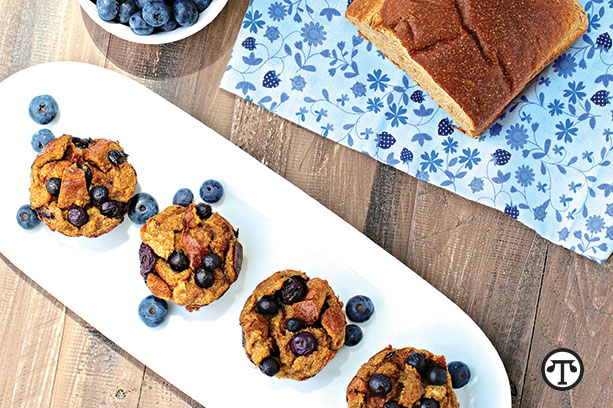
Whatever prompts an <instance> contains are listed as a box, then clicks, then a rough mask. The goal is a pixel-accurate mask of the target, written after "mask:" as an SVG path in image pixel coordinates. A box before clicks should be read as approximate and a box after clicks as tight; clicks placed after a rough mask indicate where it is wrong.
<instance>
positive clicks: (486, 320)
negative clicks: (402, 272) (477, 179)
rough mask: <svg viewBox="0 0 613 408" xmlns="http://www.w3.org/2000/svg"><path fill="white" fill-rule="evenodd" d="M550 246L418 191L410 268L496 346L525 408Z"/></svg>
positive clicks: (515, 226)
mask: <svg viewBox="0 0 613 408" xmlns="http://www.w3.org/2000/svg"><path fill="white" fill-rule="evenodd" d="M546 247H547V241H545V240H544V239H542V238H540V237H537V236H536V234H535V233H534V232H533V231H531V230H530V229H528V228H527V227H525V226H523V225H522V224H520V223H519V222H517V221H515V220H513V219H511V218H510V217H507V216H505V215H503V214H502V213H500V212H498V211H496V210H493V209H491V208H487V207H485V206H481V205H479V204H476V203H471V202H469V201H468V200H466V199H464V198H461V197H459V196H457V195H455V194H453V193H450V192H447V191H445V190H443V189H441V188H438V187H434V186H432V185H429V184H426V183H424V182H419V183H418V188H417V193H416V200H415V210H414V214H413V218H412V226H411V232H410V240H409V243H408V254H407V264H408V266H409V267H411V268H412V269H413V270H414V271H416V272H417V273H418V274H420V275H421V276H422V277H424V278H425V279H426V280H427V281H429V282H430V283H432V284H433V285H434V286H435V287H436V288H437V289H439V290H440V291H441V292H443V293H444V294H445V295H447V296H448V297H449V298H451V299H453V301H454V302H455V303H457V304H458V306H460V307H461V308H462V309H463V310H465V311H466V312H467V313H468V314H469V315H470V316H471V317H472V318H473V320H474V321H475V322H476V323H477V324H478V325H479V326H480V327H481V328H482V329H483V331H484V332H485V333H486V335H487V336H488V337H489V338H490V340H491V341H492V343H493V344H494V346H495V347H496V349H497V350H498V352H499V353H500V355H501V357H502V360H503V362H504V363H505V365H506V368H507V371H508V373H509V377H510V380H511V388H512V395H513V403H514V406H515V407H517V406H519V402H520V401H519V396H520V395H521V391H522V387H523V379H524V372H525V367H526V364H527V359H528V351H529V347H530V340H531V338H530V337H531V333H532V328H533V324H534V318H535V310H536V304H537V301H538V295H539V290H540V283H541V280H542V276H543V267H544V263H545V254H546Z"/></svg>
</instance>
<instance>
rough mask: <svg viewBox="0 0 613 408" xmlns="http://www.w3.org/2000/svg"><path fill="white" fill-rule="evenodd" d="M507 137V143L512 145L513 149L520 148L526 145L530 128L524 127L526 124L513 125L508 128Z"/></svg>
mask: <svg viewBox="0 0 613 408" xmlns="http://www.w3.org/2000/svg"><path fill="white" fill-rule="evenodd" d="M505 139H507V144H508V145H509V146H510V147H511V149H514V150H519V149H521V148H522V147H524V145H525V144H526V142H527V141H528V130H527V129H526V128H525V127H524V125H520V124H515V125H511V127H510V128H509V129H507V135H506V136H505Z"/></svg>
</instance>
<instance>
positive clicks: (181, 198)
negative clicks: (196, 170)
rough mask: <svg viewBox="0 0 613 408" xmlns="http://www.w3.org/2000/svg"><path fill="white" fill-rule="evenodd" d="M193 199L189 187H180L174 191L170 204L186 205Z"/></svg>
mask: <svg viewBox="0 0 613 408" xmlns="http://www.w3.org/2000/svg"><path fill="white" fill-rule="evenodd" d="M193 199H194V194H193V193H192V191H191V190H190V189H189V188H182V189H180V190H179V191H177V192H176V193H175V196H174V197H173V199H172V204H173V205H180V206H182V207H187V206H188V205H190V204H191V203H192V200H193Z"/></svg>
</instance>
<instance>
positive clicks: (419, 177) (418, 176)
mask: <svg viewBox="0 0 613 408" xmlns="http://www.w3.org/2000/svg"><path fill="white" fill-rule="evenodd" d="M415 178H416V179H417V180H422V181H425V182H428V181H429V180H430V175H429V174H428V172H427V171H423V170H418V171H417V173H416V174H415Z"/></svg>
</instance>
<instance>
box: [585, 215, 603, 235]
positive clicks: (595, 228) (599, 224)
mask: <svg viewBox="0 0 613 408" xmlns="http://www.w3.org/2000/svg"><path fill="white" fill-rule="evenodd" d="M585 226H586V227H587V230H588V231H589V232H591V233H592V234H598V233H599V232H600V231H602V229H603V228H604V227H605V223H604V218H602V217H601V216H600V215H592V216H591V217H589V218H588V219H587V221H586V222H585Z"/></svg>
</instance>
